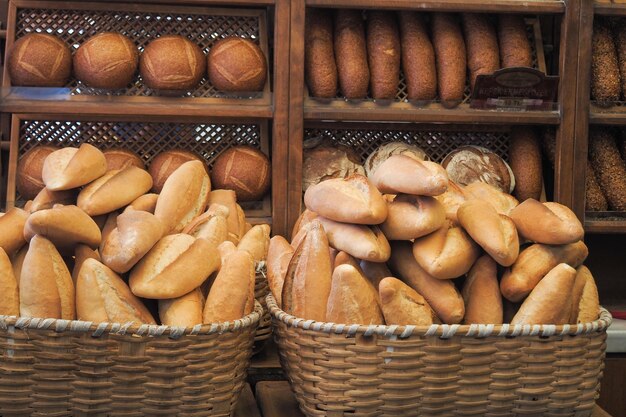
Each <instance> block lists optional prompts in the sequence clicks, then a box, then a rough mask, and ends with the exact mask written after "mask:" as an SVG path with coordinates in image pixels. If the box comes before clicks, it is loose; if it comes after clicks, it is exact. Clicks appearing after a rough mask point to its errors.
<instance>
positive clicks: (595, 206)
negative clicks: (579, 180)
mask: <svg viewBox="0 0 626 417" xmlns="http://www.w3.org/2000/svg"><path fill="white" fill-rule="evenodd" d="M608 209H609V203H607V201H606V198H605V197H604V193H602V189H601V188H600V184H598V177H597V176H596V172H595V170H594V169H593V165H592V164H591V162H590V161H587V175H586V176H585V210H587V211H606V210H608Z"/></svg>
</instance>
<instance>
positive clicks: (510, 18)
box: [498, 13, 533, 68]
mask: <svg viewBox="0 0 626 417" xmlns="http://www.w3.org/2000/svg"><path fill="white" fill-rule="evenodd" d="M498 43H499V45H500V64H501V65H502V68H510V67H532V66H533V56H532V51H531V48H530V41H529V40H528V35H527V34H526V22H524V17H523V16H521V15H517V14H508V13H502V14H499V15H498Z"/></svg>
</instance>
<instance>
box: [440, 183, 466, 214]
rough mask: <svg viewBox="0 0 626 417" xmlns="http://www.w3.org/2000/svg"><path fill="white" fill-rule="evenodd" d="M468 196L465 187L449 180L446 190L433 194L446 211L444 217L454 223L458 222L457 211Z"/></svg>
mask: <svg viewBox="0 0 626 417" xmlns="http://www.w3.org/2000/svg"><path fill="white" fill-rule="evenodd" d="M469 197H470V196H469V194H468V193H467V192H466V191H465V187H463V186H461V185H459V184H457V183H456V182H454V181H452V180H449V181H448V189H447V190H446V192H445V193H443V194H440V195H437V196H435V199H437V201H439V202H440V203H441V204H442V205H443V208H444V210H445V212H446V219H448V220H450V221H451V222H452V223H454V224H458V218H457V215H456V214H457V211H458V210H459V207H461V205H462V204H463V203H465V202H466V201H467V200H468V198H469Z"/></svg>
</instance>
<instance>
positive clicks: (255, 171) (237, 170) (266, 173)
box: [211, 146, 272, 201]
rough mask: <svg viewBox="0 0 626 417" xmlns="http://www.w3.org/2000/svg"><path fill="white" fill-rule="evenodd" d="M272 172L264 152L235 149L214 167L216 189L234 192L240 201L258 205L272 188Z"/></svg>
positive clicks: (212, 172) (251, 149)
mask: <svg viewBox="0 0 626 417" xmlns="http://www.w3.org/2000/svg"><path fill="white" fill-rule="evenodd" d="M271 181H272V168H271V165H270V160H269V159H268V158H267V156H265V154H264V153H263V152H261V151H260V150H258V149H255V148H253V147H252V146H235V147H233V148H230V149H227V150H226V151H224V152H222V153H221V154H220V155H219V156H218V157H217V158H216V159H215V162H214V163H213V170H212V171H211V182H212V183H213V186H214V187H215V188H222V189H226V190H234V191H235V194H237V201H257V200H260V199H262V198H263V196H264V195H265V193H266V192H267V190H269V188H270V184H271Z"/></svg>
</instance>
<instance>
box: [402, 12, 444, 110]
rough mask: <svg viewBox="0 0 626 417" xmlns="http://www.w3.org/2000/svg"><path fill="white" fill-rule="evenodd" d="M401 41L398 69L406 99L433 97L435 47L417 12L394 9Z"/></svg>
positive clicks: (435, 78)
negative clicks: (396, 13)
mask: <svg viewBox="0 0 626 417" xmlns="http://www.w3.org/2000/svg"><path fill="white" fill-rule="evenodd" d="M398 21H399V22H400V37H401V44H402V71H403V72H404V79H405V81H406V92H407V98H408V99H409V100H434V99H435V98H436V97H437V67H436V65H435V50H434V49H433V44H432V43H431V41H430V37H429V36H428V26H427V25H426V22H425V21H424V18H423V16H422V15H420V14H419V13H414V12H409V11H402V12H399V13H398Z"/></svg>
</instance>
